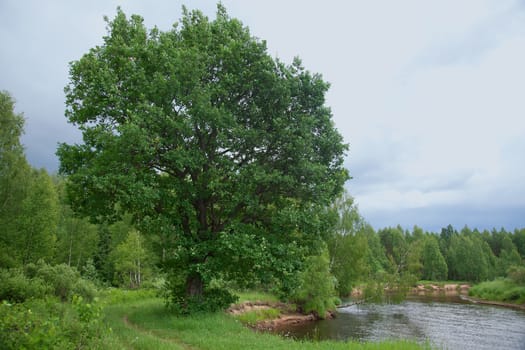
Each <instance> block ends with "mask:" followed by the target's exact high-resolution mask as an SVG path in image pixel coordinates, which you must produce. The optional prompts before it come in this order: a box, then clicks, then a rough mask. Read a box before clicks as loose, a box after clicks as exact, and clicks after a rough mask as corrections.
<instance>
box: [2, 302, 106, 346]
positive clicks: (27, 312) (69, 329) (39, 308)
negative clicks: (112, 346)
mask: <svg viewBox="0 0 525 350" xmlns="http://www.w3.org/2000/svg"><path fill="white" fill-rule="evenodd" d="M106 332H107V331H106V327H105V325H104V324H103V322H102V317H101V307H100V306H99V305H98V304H90V303H85V302H84V301H83V300H82V298H81V297H74V298H73V303H72V304H69V303H61V302H60V301H59V300H58V299H56V298H46V299H35V300H30V301H26V302H24V303H20V304H9V303H8V302H5V301H4V302H3V303H2V304H0V348H1V349H6V350H8V349H91V348H97V347H100V345H101V344H100V342H101V340H102V339H103V338H104V335H105V334H106Z"/></svg>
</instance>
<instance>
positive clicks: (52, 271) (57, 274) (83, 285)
mask: <svg viewBox="0 0 525 350" xmlns="http://www.w3.org/2000/svg"><path fill="white" fill-rule="evenodd" d="M25 270H26V274H27V275H28V276H34V278H40V279H42V280H44V281H46V283H47V284H48V285H49V286H50V288H51V289H52V292H53V295H55V296H57V297H59V298H60V300H62V301H66V300H71V298H72V296H73V295H74V294H78V295H80V296H82V297H83V298H84V299H86V300H88V301H91V300H93V298H94V296H95V295H96V292H97V290H96V287H95V285H94V284H93V283H92V282H91V281H88V280H85V279H82V277H81V276H80V273H79V272H78V271H77V269H75V268H74V267H70V266H68V265H66V264H60V265H54V266H53V265H48V264H46V263H45V262H43V261H39V262H38V263H37V264H29V265H27V266H26V268H25Z"/></svg>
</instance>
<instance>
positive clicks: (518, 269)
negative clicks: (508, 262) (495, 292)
mask: <svg viewBox="0 0 525 350" xmlns="http://www.w3.org/2000/svg"><path fill="white" fill-rule="evenodd" d="M507 275H508V276H509V278H510V279H511V280H512V281H514V283H517V284H525V266H515V265H514V266H511V267H510V268H509V270H508V271H507Z"/></svg>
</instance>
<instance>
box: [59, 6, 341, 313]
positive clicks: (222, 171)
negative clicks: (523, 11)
mask: <svg viewBox="0 0 525 350" xmlns="http://www.w3.org/2000/svg"><path fill="white" fill-rule="evenodd" d="M107 22H108V34H107V36H105V37H104V43H103V44H102V45H101V46H97V47H95V48H93V49H91V50H90V51H89V53H87V54H85V55H84V56H83V57H82V58H81V59H80V60H78V61H75V62H73V63H72V64H71V68H70V82H69V85H68V86H67V87H66V89H65V91H66V105H67V110H66V116H67V118H68V120H69V121H70V122H71V123H73V124H75V125H77V126H78V127H79V128H80V130H82V133H83V143H82V144H74V145H68V144H61V145H60V146H59V149H58V152H57V154H58V156H59V158H60V162H61V165H60V171H61V173H62V174H66V175H67V176H68V195H69V198H70V201H71V204H72V207H73V208H74V210H76V211H77V212H80V213H83V214H85V215H89V216H91V217H92V218H93V219H96V220H103V219H112V218H115V217H118V216H119V215H120V214H122V213H124V212H128V213H131V214H132V215H133V217H134V220H135V222H136V223H137V225H138V226H140V229H141V231H143V232H149V233H157V234H161V235H166V233H168V234H169V235H171V236H173V237H175V238H174V239H173V240H172V242H175V243H174V244H173V245H172V246H170V247H168V249H169V254H167V257H166V260H165V264H166V266H169V269H170V271H176V273H175V274H176V275H177V278H176V279H175V280H176V282H174V286H173V289H174V295H177V298H178V299H177V300H184V302H181V303H182V304H184V303H186V301H187V300H188V298H193V297H196V298H199V299H202V296H203V295H205V294H206V288H207V286H208V285H209V283H210V282H211V281H212V280H213V279H217V278H221V279H225V280H228V279H235V280H243V279H247V278H248V277H250V276H253V277H254V278H255V279H257V278H267V279H268V278H272V276H273V277H275V276H277V277H278V279H279V278H280V279H282V278H284V276H285V275H287V274H288V275H289V274H290V272H291V271H293V270H294V269H296V268H297V267H298V265H297V264H298V263H297V261H295V260H294V259H296V260H298V261H300V260H301V256H302V255H304V252H305V249H309V248H313V247H314V246H315V245H316V244H315V243H316V242H317V241H318V238H319V237H320V230H321V226H322V225H321V218H320V217H319V211H317V210H315V207H316V206H326V205H328V204H329V203H330V202H331V201H332V200H333V199H334V198H335V197H336V196H337V195H338V194H339V193H341V191H342V188H343V184H344V182H345V181H346V180H347V179H348V174H347V171H346V170H345V169H344V167H343V156H344V153H345V151H346V149H347V146H346V145H345V144H344V143H343V139H342V137H341V135H340V134H339V133H338V131H337V130H336V129H335V127H334V125H333V122H332V119H331V117H332V116H331V112H330V109H329V108H328V107H326V106H325V97H324V96H325V93H326V91H327V90H328V87H329V84H328V83H326V82H325V81H323V79H322V77H321V76H320V75H319V74H312V73H310V72H309V71H307V70H306V69H305V68H304V67H303V66H302V64H301V62H300V60H299V59H295V60H294V62H293V63H292V64H290V65H287V64H284V63H282V62H280V61H279V60H277V59H274V58H272V57H271V56H270V55H269V54H268V52H267V49H266V45H265V42H264V41H261V40H258V39H256V38H254V37H253V36H251V34H250V33H249V30H248V29H247V28H246V27H244V26H243V25H242V24H241V23H240V22H239V21H238V20H236V19H231V18H229V17H228V15H227V13H226V11H225V9H224V8H223V7H222V6H221V5H219V6H218V11H217V16H216V19H215V20H213V21H211V20H209V19H208V18H207V17H205V16H204V15H203V14H202V13H201V12H199V11H187V10H186V9H184V14H183V17H182V19H181V22H180V23H179V24H177V25H175V26H174V27H173V29H171V30H170V31H167V32H161V31H160V30H158V29H156V28H154V29H152V30H149V31H148V30H147V29H146V28H145V27H144V25H143V20H142V18H141V17H140V16H136V15H133V16H131V18H129V19H128V18H127V17H126V15H125V14H124V13H123V12H122V11H121V10H120V9H119V10H118V12H117V15H116V17H115V18H114V19H113V20H111V21H109V20H107ZM268 271H273V273H271V274H268ZM181 275H183V276H184V279H183V280H184V282H181V279H180V276H181ZM185 305H186V304H185Z"/></svg>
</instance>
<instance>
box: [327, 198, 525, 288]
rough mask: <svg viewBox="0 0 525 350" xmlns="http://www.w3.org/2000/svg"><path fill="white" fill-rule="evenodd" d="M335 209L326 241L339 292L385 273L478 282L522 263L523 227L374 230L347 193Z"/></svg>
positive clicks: (524, 248)
mask: <svg viewBox="0 0 525 350" xmlns="http://www.w3.org/2000/svg"><path fill="white" fill-rule="evenodd" d="M331 210H332V214H333V217H334V220H335V221H336V222H337V223H336V224H335V226H334V227H335V230H334V233H333V234H332V235H330V236H329V237H328V239H327V243H328V248H329V251H330V256H331V271H332V273H333V274H334V276H335V277H336V279H337V281H338V283H337V287H338V292H339V294H341V295H347V294H348V293H349V292H350V291H351V288H352V287H354V286H355V285H356V284H357V283H359V282H366V281H374V280H376V281H377V280H384V279H385V278H393V279H394V280H397V281H399V280H402V279H403V278H405V279H408V281H412V282H414V281H417V280H432V281H444V280H455V281H469V282H480V281H485V280H492V279H494V278H496V277H506V276H507V274H508V272H509V269H511V268H512V267H513V266H515V267H520V266H521V267H523V266H524V259H525V228H521V229H515V230H514V231H507V230H505V229H504V228H501V229H499V230H497V229H493V230H491V231H488V230H483V231H479V230H477V229H471V228H469V227H468V226H465V227H463V228H461V229H460V230H458V229H456V228H454V227H452V226H451V225H448V226H446V227H444V228H443V229H442V230H441V232H425V231H423V229H421V228H420V227H417V226H414V228H413V229H412V230H404V229H403V228H402V227H400V226H397V227H387V228H383V229H380V230H378V231H376V230H374V228H373V227H372V226H371V225H369V224H368V223H366V221H365V220H364V219H363V218H362V217H361V216H360V215H359V212H358V209H357V207H356V205H355V204H354V202H353V199H352V197H350V196H349V195H348V194H345V195H344V196H343V197H342V198H341V199H340V200H339V201H337V202H336V203H335V204H334V205H333V207H332V208H331ZM385 276H386V277H385Z"/></svg>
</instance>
